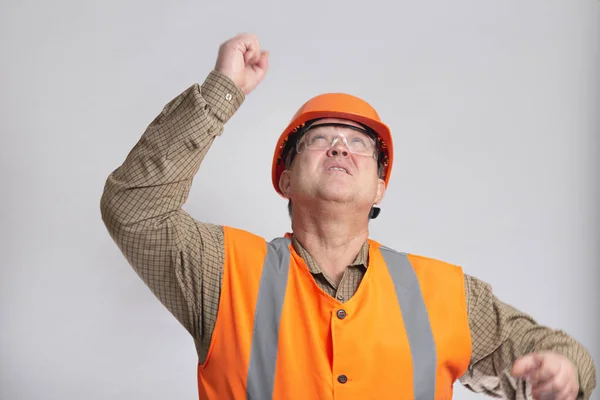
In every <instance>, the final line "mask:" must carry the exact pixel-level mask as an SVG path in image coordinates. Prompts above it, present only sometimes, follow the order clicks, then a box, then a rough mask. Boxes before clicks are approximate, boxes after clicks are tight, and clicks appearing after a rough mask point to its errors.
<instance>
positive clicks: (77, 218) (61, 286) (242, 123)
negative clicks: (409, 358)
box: [0, 0, 600, 400]
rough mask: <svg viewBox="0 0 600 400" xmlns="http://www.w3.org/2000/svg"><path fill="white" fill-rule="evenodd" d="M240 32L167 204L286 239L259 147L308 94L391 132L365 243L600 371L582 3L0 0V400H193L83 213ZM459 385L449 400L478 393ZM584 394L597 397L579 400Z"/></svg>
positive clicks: (592, 39) (594, 26) (133, 282)
mask: <svg viewBox="0 0 600 400" xmlns="http://www.w3.org/2000/svg"><path fill="white" fill-rule="evenodd" d="M240 32H253V33H256V34H258V36H259V38H260V40H261V43H262V45H263V47H264V48H266V49H268V50H270V52H271V58H270V70H269V72H268V75H267V77H266V79H265V80H264V82H263V83H262V84H261V85H260V86H259V87H258V88H257V89H256V90H255V92H253V93H251V94H250V96H248V97H247V99H246V102H245V103H244V104H243V105H242V107H241V108H240V110H239V111H238V113H237V114H236V115H235V116H234V117H233V118H232V120H231V121H230V122H229V123H228V124H227V126H226V128H225V132H224V134H223V136H221V137H219V138H217V140H216V141H215V143H214V145H213V147H212V149H211V150H210V151H209V153H208V156H207V158H206V159H205V161H204V164H203V165H202V167H201V168H200V172H199V173H198V175H197V176H196V179H195V181H194V185H193V188H192V191H191V194H190V198H189V199H188V202H187V204H186V205H185V209H186V210H187V211H188V212H190V213H191V214H192V215H193V216H194V217H195V218H197V219H200V220H203V221H206V222H213V223H218V224H225V225H231V226H234V227H238V228H242V229H246V230H249V231H252V232H255V233H257V234H259V235H262V236H263V237H265V238H266V239H268V240H270V239H272V238H274V237H276V236H279V235H282V234H283V233H285V232H286V231H288V230H289V229H290V221H289V218H288V216H287V210H286V202H285V201H284V200H283V199H281V198H280V197H279V196H278V195H277V194H276V193H275V192H274V190H273V189H272V187H271V182H270V165H271V157H272V151H273V149H274V146H275V142H276V139H277V137H278V135H279V134H280V132H281V130H282V129H283V128H284V127H285V126H286V124H287V123H288V122H289V120H290V118H291V117H292V115H293V114H294V112H295V111H296V109H297V108H298V107H299V106H300V105H301V104H302V103H303V102H304V101H306V100H307V99H308V98H310V97H312V96H314V95H316V94H319V93H322V92H329V91H343V92H349V93H352V94H355V95H358V96H361V97H363V98H365V99H366V100H367V101H369V102H371V103H372V105H373V106H375V107H376V108H377V109H378V111H379V113H380V115H381V117H382V118H383V119H384V121H385V122H387V123H388V124H389V125H390V126H391V128H392V131H393V134H394V139H395V145H396V156H395V157H396V162H395V165H394V171H393V174H392V178H391V181H390V185H389V190H388V191H387V196H386V198H385V199H384V201H383V203H382V205H381V206H382V212H381V215H380V217H379V218H378V219H377V220H375V221H373V222H372V223H371V236H372V237H373V238H374V239H376V240H378V241H381V242H383V243H384V244H386V245H387V246H390V247H394V248H396V249H398V250H401V251H406V252H412V253H417V254H422V255H426V256H429V257H434V258H439V259H442V260H445V261H448V262H451V263H454V264H458V265H461V266H463V268H464V269H465V271H466V272H467V273H469V274H471V275H474V276H476V277H478V278H480V279H482V280H484V281H487V282H489V283H491V284H492V286H493V288H494V290H495V293H496V294H497V295H498V296H499V297H500V298H501V299H502V300H504V301H506V302H508V303H510V304H512V305H514V306H516V307H517V308H519V309H522V310H524V311H526V312H528V313H530V314H532V315H533V316H534V317H535V318H536V319H537V320H538V322H540V323H542V324H544V325H547V326H551V327H553V328H560V329H563V330H565V331H567V332H568V333H570V334H571V335H573V336H574V337H575V338H577V339H578V340H580V341H581V342H582V343H583V344H584V345H585V346H586V347H587V348H588V349H589V350H590V351H591V352H592V355H593V357H594V359H595V361H596V363H598V360H600V344H599V340H598V337H599V333H600V331H599V324H598V322H597V321H598V318H599V317H600V308H599V304H598V303H599V301H598V300H599V295H598V292H597V288H598V283H599V282H598V278H599V276H600V273H599V271H598V270H599V266H600V245H599V244H600V229H599V228H600V212H599V206H598V204H600V178H599V175H600V174H599V168H600V152H599V150H600V148H599V145H600V140H599V139H600V137H599V136H600V135H599V129H600V112H599V110H600V72H599V71H600V2H599V1H597V0H569V1H567V0H525V1H524V0H489V1H481V0H454V1H452V2H446V1H441V0H439V1H423V2H417V1H380V0H376V1H366V2H365V1H357V0H353V1H348V0H346V1H341V0H335V1H333V0H332V1H322V0H320V1H318V0H306V1H295V2H291V1H280V2H275V1H267V0H258V1H242V0H235V1H223V2H218V1H211V2H208V1H204V2H200V1H158V0H151V1H141V0H128V1H123V0H120V1H114V0H111V1H95V2H82V1H75V0H59V1H53V2H42V1H39V0H38V1H16V0H13V1H10V0H9V1H3V2H2V12H1V13H0V43H1V45H0V46H1V60H2V61H1V65H2V70H1V73H0V82H1V88H0V93H1V95H0V99H1V103H0V129H1V139H0V140H1V142H0V149H1V167H2V168H1V171H2V172H1V177H2V178H1V179H2V181H1V186H0V187H1V190H2V192H1V197H0V199H1V200H0V201H1V207H0V210H1V211H0V212H1V216H0V217H1V228H0V229H1V237H0V239H1V240H0V246H1V254H2V262H1V277H0V399H2V400H32V399H44V400H51V399H57V400H58V399H59V400H76V399H84V398H85V399H90V400H92V399H195V398H197V388H196V376H195V373H196V353H195V349H194V346H193V342H192V339H191V338H190V337H189V336H188V334H187V332H186V331H185V330H184V329H183V328H182V327H181V326H180V325H179V324H178V322H177V321H176V320H175V318H173V317H172V316H171V315H170V314H169V313H168V311H167V310H166V309H165V308H163V306H162V305H161V304H160V303H159V302H158V300H156V299H155V298H154V296H153V295H152V294H151V292H150V291H149V290H148V289H147V288H146V287H145V286H144V284H143V283H142V281H141V279H139V278H138V277H137V275H136V274H135V273H134V271H133V269H131V268H130V267H129V266H128V264H127V262H126V261H125V259H124V257H123V256H122V255H121V253H120V252H119V250H118V248H117V247H116V245H115V244H114V243H113V241H112V239H111V238H110V237H109V235H108V233H107V231H106V229H105V227H104V225H103V223H102V221H101V218H100V209H99V202H100V196H101V194H102V190H103V187H104V182H105V180H106V177H107V176H108V174H109V173H110V172H111V171H112V170H114V169H115V168H117V167H118V166H119V165H120V164H121V163H122V162H123V160H124V159H125V157H126V155H127V154H128V152H129V151H130V150H131V148H132V147H133V146H134V144H135V143H136V142H137V141H138V139H139V138H140V136H141V134H142V133H143V131H144V129H145V128H146V127H147V125H148V124H149V123H150V122H151V121H152V119H153V118H154V117H155V116H156V115H157V114H158V113H159V112H160V111H161V109H162V107H163V106H164V105H165V104H166V103H167V102H169V101H170V100H171V99H172V98H174V97H175V96H177V95H178V94H179V93H181V92H182V91H183V90H185V89H186V88H187V87H189V86H190V85H192V84H194V83H196V82H198V83H201V82H202V81H203V80H204V78H205V77H206V76H207V74H208V73H209V72H210V70H211V69H212V67H213V66H214V62H215V59H216V56H217V50H218V46H219V45H220V44H221V43H222V42H223V41H225V40H226V39H228V38H230V37H232V36H234V35H235V34H237V33H240ZM481 396H482V395H477V394H472V393H470V392H468V391H467V390H466V389H464V388H462V387H461V386H460V384H457V385H456V398H457V399H475V398H482V397H481ZM595 398H596V399H598V398H600V396H598V394H596V395H595Z"/></svg>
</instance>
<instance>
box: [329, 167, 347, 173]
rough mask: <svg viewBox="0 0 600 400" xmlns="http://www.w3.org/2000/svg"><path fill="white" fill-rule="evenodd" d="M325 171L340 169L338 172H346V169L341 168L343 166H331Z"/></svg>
mask: <svg viewBox="0 0 600 400" xmlns="http://www.w3.org/2000/svg"><path fill="white" fill-rule="evenodd" d="M327 171H340V172H345V173H346V174H347V173H348V171H347V170H346V168H343V167H337V166H332V167H329V168H328V169H327Z"/></svg>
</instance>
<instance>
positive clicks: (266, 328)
mask: <svg viewBox="0 0 600 400" xmlns="http://www.w3.org/2000/svg"><path fill="white" fill-rule="evenodd" d="M289 244H290V239H287V238H277V239H275V240H273V241H272V242H270V243H269V244H268V245H267V257H266V258H265V264H264V266H263V270H262V275H261V277H260V286H259V290H258V299H257V301H256V311H255V313H254V328H253V331H252V347H251V349H250V365H249V368H248V381H247V387H246V393H247V398H248V399H250V400H267V399H271V398H272V397H273V388H274V387H275V363H276V362H277V348H278V340H279V320H280V318H281V310H282V308H283V299H284V297H285V289H286V287H287V280H288V272H289V270H290V249H289V248H288V245H289Z"/></svg>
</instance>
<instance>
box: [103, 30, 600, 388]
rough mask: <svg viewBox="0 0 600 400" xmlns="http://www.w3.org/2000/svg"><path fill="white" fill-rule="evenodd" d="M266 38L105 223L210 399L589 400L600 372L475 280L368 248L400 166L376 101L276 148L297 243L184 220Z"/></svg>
mask: <svg viewBox="0 0 600 400" xmlns="http://www.w3.org/2000/svg"><path fill="white" fill-rule="evenodd" d="M268 56H269V55H268V53H267V52H265V51H261V49H260V45H259V42H258V40H257V38H256V37H255V36H253V35H247V34H244V35H239V36H236V37H234V38H232V39H230V40H229V41H227V42H225V43H224V44H223V45H222V46H221V47H220V49H219V54H218V58H217V62H216V66H215V70H214V71H212V72H211V73H210V74H209V76H208V77H207V79H206V81H205V82H204V83H203V84H202V85H201V86H200V85H194V86H192V87H190V88H189V89H188V90H186V91H185V92H184V93H182V94H181V95H180V96H178V97H177V98H175V99H174V100H173V101H171V102H170V103H169V104H168V105H167V106H166V107H165V108H164V109H163V110H162V112H161V113H160V115H159V116H158V117H157V118H156V119H155V120H154V121H153V122H152V123H151V124H150V126H149V127H148V129H147V131H146V132H145V133H144V135H143V136H142V138H141V140H140V141H139V142H138V143H137V145H136V146H135V147H134V149H133V150H132V151H131V153H130V154H129V155H128V157H127V159H126V160H125V162H124V163H123V165H121V166H120V167H119V168H117V169H116V170H115V171H114V172H113V173H112V174H111V175H110V176H109V177H108V180H107V183H106V187H105V191H104V194H103V197H102V201H101V210H102V216H103V220H104V222H105V224H106V226H107V228H108V230H109V232H110V234H111V236H112V237H113V238H114V240H115V241H116V243H117V244H118V246H119V248H120V249H121V251H122V252H123V254H124V255H125V257H126V258H127V260H128V261H129V263H130V264H131V265H132V266H133V267H134V268H135V270H136V271H137V273H138V274H139V275H140V276H141V278H142V279H143V280H144V282H145V283H146V284H147V285H148V286H149V287H150V289H151V290H152V291H153V292H154V293H155V295H156V296H157V297H158V298H159V299H160V301H161V302H162V303H163V304H164V305H165V306H166V307H167V308H168V309H169V310H170V311H171V312H172V313H173V315H174V316H175V317H176V318H177V319H178V320H179V321H180V322H181V324H182V325H183V326H184V327H185V328H186V329H187V330H188V331H189V332H190V334H191V335H192V336H193V338H194V340H195V343H196V348H197V352H198V357H199V364H198V390H199V395H200V398H202V399H243V398H249V399H270V398H274V399H337V398H339V399H346V398H351V399H386V398H394V399H396V398H401V399H412V398H414V399H449V398H451V397H452V385H453V383H454V382H455V381H457V380H458V381H460V382H461V383H462V384H463V385H465V386H466V387H468V388H469V389H471V390H473V391H475V392H481V393H486V394H488V395H491V396H496V397H505V398H516V399H523V398H530V396H531V395H533V397H534V398H536V399H537V398H539V399H542V398H544V399H561V400H562V399H564V400H567V399H575V398H586V399H587V398H589V397H590V395H591V392H592V390H593V389H594V388H595V385H596V381H595V368H594V365H593V362H592V359H591V357H590V355H589V354H588V352H587V351H586V350H585V349H584V348H583V347H582V346H581V344H579V343H578V342H576V341H575V340H574V339H572V338H571V337H569V336H568V335H566V334H565V333H563V332H561V331H555V330H551V329H549V328H546V327H542V326H539V325H537V324H536V323H535V322H534V321H533V319H532V318H531V317H529V316H528V315H526V314H524V313H522V312H520V311H518V310H516V309H514V308H513V307H510V306H509V305H507V304H504V303H502V302H501V301H499V300H498V299H497V298H496V297H494V295H493V294H492V292H491V289H490V287H489V285H487V284H485V283H484V282H481V281H479V280H477V279H475V278H473V277H470V276H468V275H466V274H463V272H462V270H461V269H460V268H459V267H456V266H453V265H450V264H447V263H444V262H441V261H437V260H432V259H429V258H426V257H419V256H415V255H411V254H404V253H399V252H396V251H394V250H391V249H388V248H387V247H384V246H381V245H380V244H379V243H377V242H375V241H374V240H372V239H370V238H369V237H368V222H369V218H375V217H376V216H377V214H378V212H379V210H378V208H377V207H376V205H377V204H378V203H379V202H380V201H381V199H382V198H383V195H384V192H385V189H386V186H387V183H388V180H389V177H390V173H391V170H392V164H393V143H392V138H391V133H390V131H389V129H388V128H387V126H386V125H385V124H384V123H383V122H381V121H380V120H379V116H378V115H377V113H376V112H375V110H373V109H372V108H371V106H370V105H368V104H367V103H366V102H364V101H363V100H361V99H358V98H356V97H353V96H350V95H345V94H324V95H321V96H317V97H315V98H313V99H311V100H309V101H308V102H307V103H306V104H305V105H303V106H302V107H301V109H300V110H299V111H298V112H297V113H296V115H295V116H294V118H293V119H292V121H291V123H290V125H289V126H288V127H287V128H286V129H284V131H283V133H282V135H281V137H280V139H279V141H278V143H277V145H276V148H275V154H274V157H273V170H272V180H273V184H274V187H275V190H276V191H277V192H278V193H279V194H281V195H282V196H284V197H285V198H287V199H289V201H290V202H289V205H290V206H289V211H290V215H291V218H292V231H293V233H291V234H286V235H285V237H282V238H277V239H275V240H273V241H271V242H269V243H267V242H266V241H265V240H264V239H262V238H260V237H258V236H256V235H253V234H251V233H249V232H245V231H242V230H239V229H234V228H231V227H225V226H217V225H212V224H206V223H201V222H199V221H196V220H195V219H193V218H192V217H190V216H189V215H188V214H187V213H186V212H184V211H183V210H182V205H183V204H184V202H185V201H186V199H187V196H188V193H189V190H190V187H191V184H192V179H193V177H194V175H195V173H196V172H197V170H198V168H199V167H200V164H201V162H202V160H203V157H204V156H205V154H206V152H207V151H208V149H209V147H210V145H211V144H212V142H213V140H214V139H215V137H216V136H218V135H220V134H221V132H222V130H223V126H224V124H225V123H226V122H227V121H228V120H229V118H231V116H232V115H233V114H234V112H235V111H236V110H237V109H238V107H239V106H240V105H241V103H242V101H243V100H244V99H245V96H246V95H248V94H249V93H250V92H251V91H252V90H253V89H254V88H255V87H256V86H257V85H258V84H259V83H260V81H261V80H262V79H263V77H264V76H265V73H266V71H267V64H268Z"/></svg>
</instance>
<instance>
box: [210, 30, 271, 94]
mask: <svg viewBox="0 0 600 400" xmlns="http://www.w3.org/2000/svg"><path fill="white" fill-rule="evenodd" d="M268 61H269V53H268V52H266V51H263V50H261V49H260V44H259V43H258V38H257V37H256V36H255V35H252V34H241V35H237V36H235V37H233V38H231V39H229V40H228V41H226V42H225V43H223V44H222V45H221V47H219V55H218V57H217V63H216V65H215V69H216V70H217V71H219V72H221V73H223V74H225V75H226V76H227V77H229V78H230V79H231V80H232V81H233V82H234V83H235V84H236V86H237V87H239V88H240V89H241V90H242V91H243V92H244V93H245V94H248V93H250V92H251V91H252V90H254V88H255V87H256V86H257V85H258V84H259V83H260V82H261V81H262V79H263V78H264V77H265V74H266V73H267V67H268Z"/></svg>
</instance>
